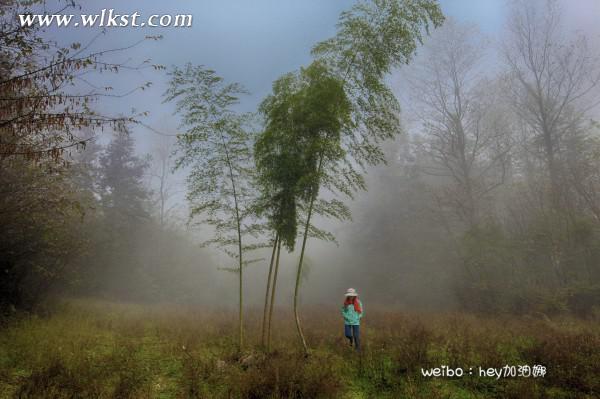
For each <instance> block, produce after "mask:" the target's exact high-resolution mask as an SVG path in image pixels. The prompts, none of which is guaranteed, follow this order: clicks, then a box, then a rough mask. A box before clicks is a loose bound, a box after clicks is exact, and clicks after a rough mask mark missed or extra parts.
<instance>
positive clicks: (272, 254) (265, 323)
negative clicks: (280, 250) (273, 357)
mask: <svg viewBox="0 0 600 399" xmlns="http://www.w3.org/2000/svg"><path fill="white" fill-rule="evenodd" d="M278 241H279V236H277V235H275V241H274V242H273V252H272V253H271V263H270V264H269V276H268V277H267V290H266V292H265V307H264V310H263V321H262V340H261V343H262V345H263V346H265V333H266V329H267V309H268V307H269V291H270V290H271V275H272V274H273V261H274V260H275V250H276V249H277V242H278Z"/></svg>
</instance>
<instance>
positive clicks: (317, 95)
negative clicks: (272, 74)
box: [255, 64, 349, 349]
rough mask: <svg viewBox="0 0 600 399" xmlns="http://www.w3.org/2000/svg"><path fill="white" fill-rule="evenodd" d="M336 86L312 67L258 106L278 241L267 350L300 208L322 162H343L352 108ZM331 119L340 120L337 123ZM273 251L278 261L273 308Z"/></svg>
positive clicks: (259, 157) (259, 160) (264, 178)
mask: <svg viewBox="0 0 600 399" xmlns="http://www.w3.org/2000/svg"><path fill="white" fill-rule="evenodd" d="M335 84H337V82H336V81H335V79H334V78H333V77H331V76H328V75H327V73H326V69H325V68H324V66H323V65H319V64H314V65H311V66H310V67H309V68H307V69H305V70H302V71H301V72H300V73H299V74H293V73H292V74H287V75H285V76H283V77H282V78H280V79H278V80H277V81H276V82H275V83H274V85H273V94H272V95H270V96H268V97H267V98H266V99H265V100H264V101H263V102H262V104H261V106H260V112H261V114H262V115H263V117H264V118H265V129H264V131H263V132H262V134H261V135H260V136H259V137H258V139H257V142H256V144H255V162H256V166H257V170H258V180H259V185H260V187H261V189H262V194H263V195H262V198H261V204H262V205H261V208H262V209H263V212H264V213H266V215H267V218H268V221H269V226H270V227H271V229H272V230H273V231H274V232H275V237H276V238H275V242H274V245H273V253H272V256H271V266H270V267H269V277H268V282H267V292H266V294H265V309H264V312H263V343H264V341H265V336H266V346H267V349H268V348H269V347H270V336H271V334H270V332H271V328H270V326H271V320H272V314H273V305H274V299H275V292H276V284H277V275H278V270H279V258H280V252H281V245H282V244H283V245H284V246H285V247H286V249H287V250H288V251H290V252H291V251H293V249H294V246H295V243H296V238H297V232H298V211H299V202H302V201H304V202H306V201H309V200H310V198H311V192H312V190H313V189H314V188H313V187H311V186H312V185H314V182H313V181H312V180H314V178H315V174H316V173H318V171H317V168H318V166H317V163H320V161H319V158H322V157H325V156H327V157H328V159H329V158H339V157H340V155H341V153H340V151H339V148H337V146H338V144H339V130H340V125H341V124H343V123H346V122H348V121H349V120H348V118H346V117H345V116H347V115H348V114H349V104H348V102H347V101H345V99H344V98H343V92H342V90H341V87H339V84H338V90H337V91H336V90H335V87H333V85H335ZM327 97H329V98H327ZM323 106H325V107H329V110H328V111H329V112H324V113H322V114H317V111H318V110H320V109H321V107H323ZM335 107H338V108H339V110H338V111H339V112H336V111H335ZM328 118H329V119H328ZM331 119H336V121H335V123H334V122H333V121H332V120H331ZM344 119H346V121H344ZM328 140H330V141H328ZM311 179H312V180H311ZM275 251H277V256H276V261H275V271H274V277H273V282H272V290H271V302H270V306H269V304H268V302H269V288H270V286H271V275H272V273H273V259H274V257H275V254H276V252H275ZM267 308H269V310H268V311H267ZM267 314H268V318H267ZM267 323H268V327H267V328H265V326H266V325H267Z"/></svg>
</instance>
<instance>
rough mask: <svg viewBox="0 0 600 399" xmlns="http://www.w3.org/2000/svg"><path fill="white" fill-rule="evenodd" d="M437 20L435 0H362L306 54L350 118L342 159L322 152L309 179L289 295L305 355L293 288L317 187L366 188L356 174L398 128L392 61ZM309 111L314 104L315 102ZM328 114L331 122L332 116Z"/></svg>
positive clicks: (342, 210)
mask: <svg viewBox="0 0 600 399" xmlns="http://www.w3.org/2000/svg"><path fill="white" fill-rule="evenodd" d="M443 21H444V17H443V15H442V12H441V10H440V7H439V4H438V2H437V1H436V0H374V1H370V2H366V1H361V2H359V3H358V4H357V5H355V6H354V7H353V8H352V9H351V10H350V11H347V12H343V13H342V14H341V16H340V20H339V23H338V32H337V34H336V35H335V36H334V37H333V38H331V39H328V40H325V41H323V42H321V43H318V44H317V45H316V46H315V47H314V48H313V51H312V54H313V56H314V57H315V58H316V59H317V62H318V63H319V64H321V65H326V68H327V70H328V71H331V72H330V73H331V75H332V76H333V77H335V78H336V79H337V82H338V83H339V84H340V85H341V90H342V92H343V95H344V96H345V97H346V98H347V99H348V101H349V104H350V108H349V112H350V115H349V118H350V122H349V123H343V124H341V125H340V127H339V129H340V130H339V132H338V133H337V134H339V139H338V148H339V149H338V150H337V151H339V152H340V154H341V155H340V157H339V158H338V159H337V160H336V162H327V163H328V164H327V165H325V164H324V162H325V161H329V160H327V157H326V156H325V155H323V154H324V153H320V155H318V156H317V160H316V162H315V165H316V168H314V173H313V174H312V178H311V179H310V180H311V182H312V184H310V185H309V187H310V190H309V193H310V194H309V201H308V205H307V212H306V221H305V226H304V227H305V228H304V235H303V238H302V249H301V252H300V259H299V262H298V270H297V274H296V288H295V293H294V314H295V320H296V327H297V330H298V335H299V337H300V340H301V342H302V345H303V347H304V350H305V351H306V352H307V353H308V346H307V344H306V339H305V337H304V334H303V332H302V328H301V323H300V318H299V315H298V290H299V285H300V279H301V276H302V265H303V260H304V253H305V250H306V241H307V238H308V235H309V232H310V229H311V218H312V216H313V212H314V210H315V207H314V206H315V203H317V204H318V203H319V202H315V201H317V199H318V196H319V189H320V188H324V189H326V190H328V191H333V192H339V193H342V194H345V195H346V196H348V197H350V198H352V197H353V194H354V192H356V191H357V190H363V189H366V187H365V182H364V178H363V175H362V172H363V170H364V168H365V167H366V166H368V165H376V164H379V163H383V162H385V156H384V152H383V150H382V149H381V144H382V142H383V141H384V140H386V139H391V138H393V137H394V136H395V135H397V134H399V133H400V122H399V112H400V106H399V104H398V101H397V99H396V97H395V96H394V94H393V93H392V91H391V89H390V88H389V87H388V85H387V84H386V82H385V78H386V76H387V75H388V74H389V72H390V71H391V70H392V69H393V68H394V67H398V66H400V65H402V64H406V63H408V62H409V61H410V60H411V59H412V57H413V55H414V53H415V51H416V49H417V46H418V45H419V44H420V43H421V42H422V38H423V34H424V32H428V31H429V29H430V27H432V26H433V27H438V26H440V25H441V24H442V23H443ZM325 98H327V97H325ZM321 100H323V99H322V98H321ZM313 107H314V105H313ZM308 109H309V110H311V109H314V110H316V109H317V107H315V108H310V107H309V108H308ZM330 112H331V110H329V109H327V107H324V106H322V107H320V108H318V112H317V115H319V117H320V118H322V117H324V116H325V115H327V114H328V113H330ZM329 117H330V118H331V120H335V118H332V117H331V115H329ZM325 118H327V116H325ZM317 153H319V152H317ZM329 205H333V206H329V207H321V209H322V210H323V211H324V212H325V213H326V214H327V215H330V216H336V215H342V216H348V217H349V213H348V211H347V208H346V207H345V206H344V205H343V204H342V203H340V202H332V203H330V204H329Z"/></svg>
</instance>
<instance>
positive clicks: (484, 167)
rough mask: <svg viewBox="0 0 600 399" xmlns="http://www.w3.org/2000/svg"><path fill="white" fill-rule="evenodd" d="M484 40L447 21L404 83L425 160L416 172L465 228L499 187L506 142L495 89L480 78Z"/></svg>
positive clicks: (505, 161)
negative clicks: (434, 185)
mask: <svg viewBox="0 0 600 399" xmlns="http://www.w3.org/2000/svg"><path fill="white" fill-rule="evenodd" d="M483 46H484V38H483V37H482V35H481V34H480V33H479V32H478V31H477V30H476V29H475V28H474V27H470V26H463V25H458V24H457V23H455V22H454V21H452V20H448V21H447V22H446V24H445V25H444V26H443V27H442V28H441V29H440V30H438V31H436V32H435V33H434V35H433V36H432V38H431V41H430V42H428V43H427V44H426V46H425V48H424V56H422V57H421V59H420V62H419V63H418V64H417V68H418V72H415V73H414V74H412V75H413V76H412V77H410V78H409V84H410V87H411V91H412V92H413V93H414V95H413V98H414V101H415V103H414V111H415V114H416V116H417V119H418V122H419V125H420V128H421V129H420V131H421V133H422V135H423V137H422V139H420V140H417V142H418V143H419V144H417V145H418V146H419V147H420V152H421V153H422V154H424V155H425V158H426V159H424V160H422V162H421V170H422V171H423V172H424V173H426V174H429V175H434V176H439V177H442V178H443V180H444V181H446V182H447V183H446V184H444V185H443V189H442V192H441V193H436V196H437V197H439V199H440V201H441V202H440V204H441V205H442V206H446V207H449V208H451V209H452V210H453V211H454V212H455V214H456V215H457V216H458V218H459V219H460V220H461V221H463V222H465V223H466V224H467V225H468V226H474V225H476V224H477V223H478V221H479V220H480V219H481V217H482V215H481V213H482V209H481V208H482V205H481V203H482V200H483V199H485V198H486V197H487V196H488V194H490V192H491V191H492V190H494V189H496V188H497V187H498V186H500V185H501V184H503V183H504V180H505V177H506V171H507V165H508V152H509V149H510V140H509V134H508V131H509V129H508V123H507V119H506V118H505V113H504V112H503V110H504V107H503V105H502V104H501V103H500V102H499V101H498V99H497V97H495V96H493V91H494V89H495V88H496V86H497V84H496V83H495V82H494V81H491V80H489V79H486V78H485V76H484V74H483V62H482V60H483V57H484V53H483Z"/></svg>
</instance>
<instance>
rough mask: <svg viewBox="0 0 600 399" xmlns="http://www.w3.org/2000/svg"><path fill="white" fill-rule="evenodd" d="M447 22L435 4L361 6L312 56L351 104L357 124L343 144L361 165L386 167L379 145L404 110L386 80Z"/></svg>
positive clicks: (426, 0) (407, 0) (378, 0)
mask: <svg viewBox="0 0 600 399" xmlns="http://www.w3.org/2000/svg"><path fill="white" fill-rule="evenodd" d="M443 21H444V16H443V15H442V12H441V9H440V6H439V4H438V2H437V1H436V0H375V1H369V2H366V1H361V2H359V3H358V4H357V5H355V6H354V7H353V8H352V9H351V10H350V11H346V12H344V13H342V15H341V16H340V19H339V23H338V32H337V34H336V36H334V37H333V38H331V39H328V40H325V41H323V42H321V43H318V44H317V45H315V46H314V48H313V51H312V53H313V56H315V57H316V58H317V59H319V60H323V61H324V62H326V63H327V65H329V66H330V68H331V69H332V70H333V71H335V72H334V73H335V75H336V76H338V77H339V78H340V79H341V80H342V81H343V82H344V90H345V91H346V95H347V96H348V98H349V99H350V101H351V103H352V118H353V124H352V125H349V126H347V128H348V129H347V130H346V131H345V137H344V143H343V145H344V148H346V150H347V151H348V153H349V154H350V155H351V156H352V158H353V160H354V161H355V162H357V163H358V164H359V165H361V166H363V165H364V164H365V163H366V164H369V165H374V164H378V163H381V162H384V161H385V157H384V153H383V152H382V150H381V148H380V145H381V143H382V142H383V141H384V140H386V139H390V138H393V137H394V136H395V135H397V134H398V133H399V132H400V124H399V119H398V117H399V112H400V106H399V104H398V100H397V99H396V97H395V96H394V94H393V93H392V91H391V89H390V88H389V87H388V86H387V84H386V82H385V81H384V79H385V77H386V75H387V74H388V73H389V72H390V71H391V70H392V69H393V68H395V67H398V66H400V65H403V64H407V63H408V62H409V61H410V60H411V59H412V56H413V55H414V53H415V51H416V49H417V45H418V44H419V43H421V41H422V39H423V33H424V31H425V32H428V31H429V29H430V27H438V26H440V25H441V24H442V23H443ZM347 167H348V168H349V169H350V170H348V171H347V173H348V175H349V176H352V178H353V180H355V179H357V178H358V177H357V176H355V173H356V172H354V173H353V172H352V165H351V164H349V165H347ZM357 183H360V182H359V181H357Z"/></svg>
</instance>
